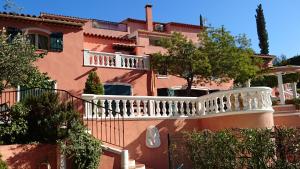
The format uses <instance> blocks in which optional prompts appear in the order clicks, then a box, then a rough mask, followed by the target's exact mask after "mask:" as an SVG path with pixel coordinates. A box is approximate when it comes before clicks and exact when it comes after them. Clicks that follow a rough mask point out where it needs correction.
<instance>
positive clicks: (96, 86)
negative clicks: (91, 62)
mask: <svg viewBox="0 0 300 169" xmlns="http://www.w3.org/2000/svg"><path fill="white" fill-rule="evenodd" d="M83 92H84V93H85V94H100V95H102V94H104V88H103V85H102V84H101V82H100V78H99V76H98V75H97V73H96V72H95V71H92V72H90V73H89V76H88V78H87V80H86V82H85V88H84V90H83Z"/></svg>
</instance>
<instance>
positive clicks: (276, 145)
mask: <svg viewBox="0 0 300 169" xmlns="http://www.w3.org/2000/svg"><path fill="white" fill-rule="evenodd" d="M184 140H186V141H185V144H186V145H185V146H186V147H187V149H186V150H187V151H188V152H187V153H186V154H188V156H189V158H190V160H191V161H192V165H193V168H194V169H223V168H225V169H240V168H249V169H283V168H284V169H294V168H300V156H299V154H300V129H293V128H277V127H275V128H274V129H239V130H225V131H219V132H215V133H214V132H209V131H203V132H190V133H187V134H186V137H185V138H184Z"/></svg>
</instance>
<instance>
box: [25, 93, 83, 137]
mask: <svg viewBox="0 0 300 169" xmlns="http://www.w3.org/2000/svg"><path fill="white" fill-rule="evenodd" d="M24 105H25V106H26V107H28V108H29V109H30V111H29V114H28V116H27V122H28V139H29V140H30V141H38V142H43V143H56V141H57V140H59V139H63V138H65V137H66V136H67V133H66V132H67V131H66V130H67V129H68V127H69V124H70V123H71V122H72V121H73V120H74V119H78V114H77V113H76V112H75V111H74V110H73V108H72V107H71V105H68V104H63V103H60V102H59V97H58V94H56V93H52V92H46V93H42V94H41V95H39V96H34V97H28V98H26V99H25V100H24Z"/></svg>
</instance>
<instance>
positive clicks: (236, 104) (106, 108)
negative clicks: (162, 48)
mask: <svg viewBox="0 0 300 169" xmlns="http://www.w3.org/2000/svg"><path fill="white" fill-rule="evenodd" d="M82 98H83V99H85V100H87V101H90V102H87V103H86V105H85V111H86V112H85V118H111V117H116V114H118V113H120V114H121V116H123V117H125V118H146V117H147V118H158V117H159V118H169V117H196V118H197V117H205V116H213V115H218V114H225V113H230V112H231V113H247V112H265V111H273V108H272V102H271V89H270V88H268V87H251V88H242V89H236V90H227V91H220V92H215V93H212V94H208V95H205V96H201V97H160V96H112V95H92V94H83V95H82ZM92 102H93V103H94V105H93V106H92V104H91V103H92ZM97 105H99V106H97Z"/></svg>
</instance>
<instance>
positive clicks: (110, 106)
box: [107, 100, 113, 117]
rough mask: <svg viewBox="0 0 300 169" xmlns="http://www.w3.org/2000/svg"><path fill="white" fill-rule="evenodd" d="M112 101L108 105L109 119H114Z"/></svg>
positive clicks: (108, 101)
mask: <svg viewBox="0 0 300 169" xmlns="http://www.w3.org/2000/svg"><path fill="white" fill-rule="evenodd" d="M111 103H112V100H107V104H108V117H113V113H112V104H111Z"/></svg>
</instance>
